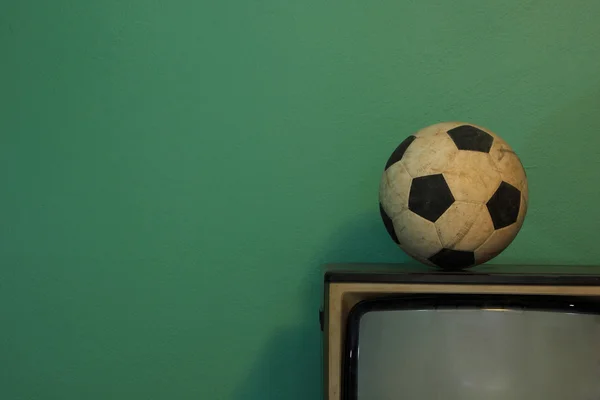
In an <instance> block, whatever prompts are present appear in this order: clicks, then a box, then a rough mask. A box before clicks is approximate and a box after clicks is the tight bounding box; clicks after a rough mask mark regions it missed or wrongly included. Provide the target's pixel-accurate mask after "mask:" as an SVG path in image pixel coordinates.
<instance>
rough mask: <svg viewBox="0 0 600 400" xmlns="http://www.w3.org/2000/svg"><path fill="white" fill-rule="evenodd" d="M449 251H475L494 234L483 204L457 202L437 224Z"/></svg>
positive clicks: (488, 214)
mask: <svg viewBox="0 0 600 400" xmlns="http://www.w3.org/2000/svg"><path fill="white" fill-rule="evenodd" d="M435 226H436V229H437V231H438V235H439V237H440V241H441V243H442V245H443V246H444V247H445V248H447V249H452V250H463V251H473V249H476V248H477V247H479V246H480V245H482V244H483V243H484V242H485V241H486V240H487V238H489V237H490V235H491V234H492V232H494V225H493V224H492V219H491V218H490V213H489V212H488V210H487V208H486V207H485V205H483V204H476V203H463V202H456V203H454V204H452V206H450V208H449V209H448V210H446V212H445V213H444V214H442V216H441V217H440V218H439V219H438V220H437V221H436V222H435Z"/></svg>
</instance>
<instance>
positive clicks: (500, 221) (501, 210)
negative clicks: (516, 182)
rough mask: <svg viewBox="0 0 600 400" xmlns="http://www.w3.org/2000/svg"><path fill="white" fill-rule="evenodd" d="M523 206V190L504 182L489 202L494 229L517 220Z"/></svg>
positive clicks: (488, 206)
mask: <svg viewBox="0 0 600 400" xmlns="http://www.w3.org/2000/svg"><path fill="white" fill-rule="evenodd" d="M520 207H521V191H520V190H519V189H517V188H516V187H514V186H513V185H511V184H510V183H506V182H504V181H503V182H502V183H500V186H499V187H498V189H497V190H496V192H495V193H494V194H493V195H492V197H491V198H490V199H489V200H488V202H487V208H488V211H489V212H490V216H491V217H492V222H493V223H494V229H500V228H504V227H507V226H509V225H510V224H513V223H515V222H516V221H517V218H518V217H519V208H520Z"/></svg>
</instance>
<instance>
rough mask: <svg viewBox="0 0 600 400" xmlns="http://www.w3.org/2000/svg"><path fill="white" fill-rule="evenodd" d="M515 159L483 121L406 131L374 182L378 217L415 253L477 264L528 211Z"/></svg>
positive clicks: (452, 265)
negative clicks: (483, 124) (377, 184)
mask: <svg viewBox="0 0 600 400" xmlns="http://www.w3.org/2000/svg"><path fill="white" fill-rule="evenodd" d="M527 202H528V191H527V176H526V174H525V170H524V168H523V165H522V164H521V161H520V160H519V157H518V156H517V155H516V154H515V152H514V151H513V150H512V149H511V148H510V146H509V145H508V144H507V143H506V142H505V141H504V140H502V139H501V138H500V137H499V136H498V135H496V134H494V133H493V132H490V131H489V130H488V129H485V128H483V127H481V126H477V125H474V124H469V123H461V122H443V123H438V124H434V125H431V126H428V127H425V128H423V129H421V130H419V131H418V132H417V133H415V134H414V135H411V136H408V137H407V138H406V139H405V140H404V141H403V142H402V143H400V145H399V146H398V147H397V148H396V149H395V150H394V152H393V153H392V155H391V156H390V158H389V159H388V161H387V163H386V165H385V169H384V172H383V176H382V177H381V182H380V186H379V209H380V212H381V218H382V219H383V223H384V226H385V228H386V229H387V232H388V233H389V235H390V236H391V238H392V239H393V240H394V242H396V243H397V244H398V246H400V248H401V249H402V250H404V251H405V252H406V253H407V254H408V255H409V256H411V257H412V258H414V259H416V260H418V261H420V262H422V263H425V264H428V265H431V266H436V267H439V268H442V269H444V270H461V269H464V268H468V267H472V266H475V265H478V264H482V263H484V262H486V261H489V260H491V259H492V258H494V257H496V256H497V255H498V254H500V253H501V252H502V251H503V250H504V249H505V248H506V247H507V246H508V245H509V244H510V243H511V242H512V241H513V240H514V238H515V237H516V236H517V233H519V230H520V229H521V226H522V225H523V220H524V218H525V214H526V213H527Z"/></svg>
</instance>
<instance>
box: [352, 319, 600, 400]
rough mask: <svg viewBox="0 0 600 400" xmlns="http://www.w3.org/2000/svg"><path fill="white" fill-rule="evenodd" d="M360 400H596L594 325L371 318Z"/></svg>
mask: <svg viewBox="0 0 600 400" xmlns="http://www.w3.org/2000/svg"><path fill="white" fill-rule="evenodd" d="M357 393H358V397H357V398H358V399H359V400H392V399H393V400H398V399H408V400H433V399H444V400H471V399H473V400H496V399H498V400H500V399H501V400H538V399H539V400H592V399H594V400H598V399H600V318H599V317H598V316H597V315H592V314H573V313H566V312H548V311H530V310H527V311H525V310H518V311H513V310H488V309H485V310H484V309H472V310H468V309H466V310H457V309H453V310H402V311H371V312H367V313H366V314H365V315H363V316H362V318H361V320H360V324H359V341H358V364H357Z"/></svg>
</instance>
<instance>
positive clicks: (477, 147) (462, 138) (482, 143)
mask: <svg viewBox="0 0 600 400" xmlns="http://www.w3.org/2000/svg"><path fill="white" fill-rule="evenodd" d="M448 135H450V137H451V138H452V140H453V141H454V144H456V147H458V149H459V150H471V151H481V152H483V153H489V152H490V149H491V148H492V143H493V142H494V137H493V136H492V135H490V134H489V133H487V132H485V131H482V130H481V129H479V128H476V127H474V126H471V125H461V126H457V127H456V128H453V129H450V130H449V131H448Z"/></svg>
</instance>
